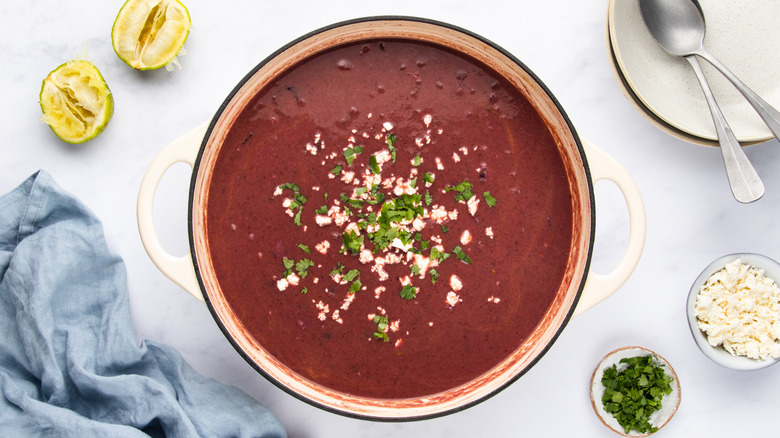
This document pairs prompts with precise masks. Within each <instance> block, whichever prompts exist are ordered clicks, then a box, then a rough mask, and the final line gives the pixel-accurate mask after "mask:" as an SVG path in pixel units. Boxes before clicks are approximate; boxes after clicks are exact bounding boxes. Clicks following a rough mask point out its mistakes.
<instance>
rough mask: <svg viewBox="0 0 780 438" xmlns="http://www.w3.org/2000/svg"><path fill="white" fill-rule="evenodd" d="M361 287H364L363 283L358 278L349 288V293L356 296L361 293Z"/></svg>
mask: <svg viewBox="0 0 780 438" xmlns="http://www.w3.org/2000/svg"><path fill="white" fill-rule="evenodd" d="M361 287H363V283H361V282H360V279H359V278H358V279H357V280H355V281H353V282H352V284H351V285H350V286H349V293H351V294H354V293H355V292H357V291H359V290H360V288H361Z"/></svg>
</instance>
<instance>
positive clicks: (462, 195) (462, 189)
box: [444, 181, 474, 202]
mask: <svg viewBox="0 0 780 438" xmlns="http://www.w3.org/2000/svg"><path fill="white" fill-rule="evenodd" d="M471 187H472V185H471V183H470V182H468V181H463V182H462V183H460V184H458V185H456V186H452V187H447V188H445V189H444V190H445V191H447V192H451V191H455V192H457V194H456V195H455V200H456V201H463V202H466V201H468V200H469V199H471V198H472V197H474V193H472V191H471Z"/></svg>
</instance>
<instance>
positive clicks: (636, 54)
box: [607, 0, 780, 143]
mask: <svg viewBox="0 0 780 438" xmlns="http://www.w3.org/2000/svg"><path fill="white" fill-rule="evenodd" d="M700 3H701V6H702V9H703V10H704V15H705V19H706V21H707V36H706V38H705V41H704V45H705V46H706V47H707V49H708V50H709V51H710V52H712V53H713V54H714V55H715V56H717V57H718V58H719V59H720V60H721V61H722V62H723V63H724V64H726V65H727V66H729V68H730V69H731V70H732V71H734V73H735V74H736V75H737V76H739V77H740V78H741V79H742V80H743V81H744V82H745V83H746V84H748V86H750V87H751V88H753V90H754V91H756V92H757V93H758V94H759V95H761V96H762V97H763V98H765V99H766V100H767V101H768V102H769V103H770V104H772V105H774V106H776V107H780V68H778V67H780V54H778V52H777V50H776V48H777V46H778V44H780V33H778V32H776V31H774V29H775V26H776V23H777V21H778V19H780V3H778V2H776V1H772V0H755V1H754V2H751V7H750V8H736V7H732V6H731V4H730V3H728V2H718V1H714V0H701V1H700ZM607 23H608V27H609V36H610V42H611V45H612V49H613V50H614V54H615V60H616V62H617V66H618V68H619V70H620V72H621V73H622V75H623V77H624V78H625V80H626V83H627V84H628V87H630V89H631V91H632V92H633V93H634V94H635V95H636V97H637V98H638V99H639V101H640V102H641V104H642V105H643V106H645V107H646V108H647V109H648V110H650V111H651V112H652V113H653V114H655V115H656V116H657V117H658V118H659V119H660V120H662V121H663V122H665V123H667V124H669V125H670V126H672V127H674V128H676V129H678V130H680V131H683V132H685V133H687V134H690V135H692V136H695V137H700V138H702V139H706V140H715V139H716V135H715V129H714V127H713V124H712V119H711V117H710V114H709V110H708V108H707V104H706V101H705V100H704V95H703V94H702V92H701V88H700V87H699V84H698V82H697V81H696V78H695V76H694V74H693V71H692V70H691V69H690V66H689V65H688V64H687V62H686V61H685V60H684V59H682V58H678V57H674V56H671V55H669V54H667V53H666V52H665V51H664V50H663V49H661V47H660V46H659V45H658V44H657V43H656V42H655V40H654V39H653V37H652V36H651V35H650V33H649V32H648V30H647V28H646V27H645V25H644V23H643V21H642V17H641V14H640V12H639V5H638V3H637V2H636V1H615V0H610V2H609V6H608V19H607ZM702 68H703V69H704V70H705V74H706V75H707V78H708V80H709V82H710V85H711V86H712V89H713V92H714V93H715V96H716V98H717V99H718V103H719V104H720V106H721V109H722V110H723V113H724V114H725V116H726V118H727V119H728V121H729V123H730V124H731V128H732V129H733V131H734V134H735V135H736V136H737V139H738V140H740V142H752V143H755V142H761V141H766V140H769V139H771V138H772V133H771V132H770V131H769V129H768V128H767V127H766V125H764V123H763V122H762V120H761V119H760V118H759V117H758V115H757V114H756V113H755V111H754V110H753V108H752V107H751V106H750V105H749V104H748V102H747V101H746V100H745V99H744V97H743V96H742V95H741V94H740V93H739V92H738V91H737V90H736V89H735V88H734V87H733V86H732V85H731V84H730V83H729V82H728V81H727V80H726V79H725V78H724V77H723V76H722V75H721V74H720V73H719V72H717V71H716V70H715V69H714V68H712V67H711V66H710V65H708V64H707V63H706V62H703V63H702Z"/></svg>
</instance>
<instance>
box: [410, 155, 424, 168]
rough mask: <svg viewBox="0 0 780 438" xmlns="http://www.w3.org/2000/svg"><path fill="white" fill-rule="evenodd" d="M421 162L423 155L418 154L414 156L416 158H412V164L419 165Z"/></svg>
mask: <svg viewBox="0 0 780 438" xmlns="http://www.w3.org/2000/svg"><path fill="white" fill-rule="evenodd" d="M420 164H422V157H421V156H420V155H419V154H418V155H417V156H416V157H414V160H412V166H414V167H417V166H419V165H420Z"/></svg>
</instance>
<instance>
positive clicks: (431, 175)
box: [423, 172, 433, 184]
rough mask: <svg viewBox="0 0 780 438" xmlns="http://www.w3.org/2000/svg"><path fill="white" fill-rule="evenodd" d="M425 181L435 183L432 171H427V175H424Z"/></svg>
mask: <svg viewBox="0 0 780 438" xmlns="http://www.w3.org/2000/svg"><path fill="white" fill-rule="evenodd" d="M423 181H425V182H427V183H431V184H433V174H432V173H431V172H425V175H423Z"/></svg>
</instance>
